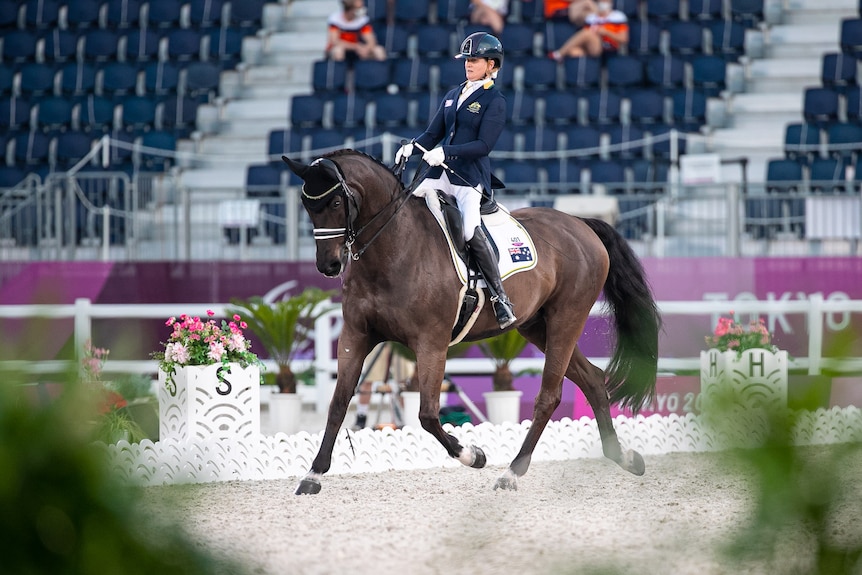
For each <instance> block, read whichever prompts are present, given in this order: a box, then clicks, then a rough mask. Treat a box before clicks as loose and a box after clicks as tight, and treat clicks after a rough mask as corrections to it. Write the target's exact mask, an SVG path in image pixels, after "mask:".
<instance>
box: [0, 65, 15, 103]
mask: <svg viewBox="0 0 862 575" xmlns="http://www.w3.org/2000/svg"><path fill="white" fill-rule="evenodd" d="M14 85H15V67H14V66H13V65H12V64H3V65H0V97H3V98H5V97H6V96H11V95H12V88H13V87H14Z"/></svg>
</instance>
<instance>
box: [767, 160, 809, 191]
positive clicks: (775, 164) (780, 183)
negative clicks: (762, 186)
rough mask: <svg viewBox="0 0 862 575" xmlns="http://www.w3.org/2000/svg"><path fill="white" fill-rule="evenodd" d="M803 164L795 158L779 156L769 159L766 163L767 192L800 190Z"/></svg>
mask: <svg viewBox="0 0 862 575" xmlns="http://www.w3.org/2000/svg"><path fill="white" fill-rule="evenodd" d="M802 179H803V172H802V165H801V164H799V163H798V162H794V161H793V160H788V159H786V158H778V159H772V160H769V161H768V162H767V164H766V190H767V192H778V193H784V192H790V191H798V190H799V189H800V187H801V186H802Z"/></svg>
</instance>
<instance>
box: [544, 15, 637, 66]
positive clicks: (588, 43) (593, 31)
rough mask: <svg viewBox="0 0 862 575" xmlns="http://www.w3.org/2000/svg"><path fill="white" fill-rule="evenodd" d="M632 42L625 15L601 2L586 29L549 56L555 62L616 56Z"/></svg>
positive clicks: (587, 22) (588, 21)
mask: <svg viewBox="0 0 862 575" xmlns="http://www.w3.org/2000/svg"><path fill="white" fill-rule="evenodd" d="M628 41H629V24H628V18H626V15H625V14H623V13H622V12H620V11H619V10H613V9H612V7H611V3H610V2H599V3H598V4H597V5H596V12H594V13H592V14H589V15H588V16H587V18H586V20H585V22H584V27H583V28H581V29H580V30H578V31H577V32H576V33H575V34H574V35H573V36H572V37H571V38H569V39H568V40H566V42H565V43H564V44H563V45H562V46H561V47H560V49H559V50H555V51H553V52H551V53H550V54H549V56H550V57H551V58H553V59H554V60H557V61H559V60H562V59H563V58H580V57H581V56H591V57H593V58H598V57H599V56H601V55H602V53H604V52H608V51H611V52H616V51H617V50H619V48H620V46H622V45H623V44H628Z"/></svg>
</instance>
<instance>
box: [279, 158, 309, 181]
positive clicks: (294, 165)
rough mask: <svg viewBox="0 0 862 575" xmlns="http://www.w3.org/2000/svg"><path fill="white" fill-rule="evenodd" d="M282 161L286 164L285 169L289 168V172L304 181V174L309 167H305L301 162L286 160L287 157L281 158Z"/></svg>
mask: <svg viewBox="0 0 862 575" xmlns="http://www.w3.org/2000/svg"><path fill="white" fill-rule="evenodd" d="M281 159H282V160H284V163H285V164H287V167H288V168H290V171H291V172H293V173H294V174H296V175H297V176H299V177H300V178H302V179H303V180H304V179H305V173H306V172H307V171H308V168H309V166H306V165H305V164H303V163H302V162H295V161H293V160H291V159H290V158H288V157H287V156H282V157H281Z"/></svg>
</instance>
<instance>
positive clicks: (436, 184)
mask: <svg viewBox="0 0 862 575" xmlns="http://www.w3.org/2000/svg"><path fill="white" fill-rule="evenodd" d="M455 57H456V58H462V59H464V71H465V74H466V77H467V80H466V81H465V82H464V83H462V84H461V85H459V86H457V87H456V88H453V89H452V90H450V91H449V92H448V93H447V94H446V96H445V97H444V98H443V101H442V102H441V103H440V107H439V108H438V109H437V112H436V113H435V114H434V117H433V118H432V119H431V122H430V123H429V124H428V128H427V129H426V130H425V131H424V132H423V133H422V134H421V135H420V136H419V137H417V138H416V139H414V140H413V141H412V142H409V143H407V144H404V145H403V146H401V148H400V149H399V150H398V152H397V153H396V154H395V162H396V163H400V162H401V161H404V160H406V159H407V158H409V157H410V156H411V155H412V154H413V152H414V151H415V150H414V148H419V149H424V150H427V151H426V152H424V154H423V156H422V159H423V160H424V161H426V162H427V163H428V165H429V166H432V168H431V170H430V171H429V172H428V175H427V177H426V178H425V180H424V181H423V182H422V187H430V188H433V189H438V190H442V191H444V192H446V193H448V194H450V195H452V196H454V197H455V199H456V201H457V203H458V209H459V210H460V212H461V217H462V219H463V222H464V227H463V229H464V240H465V241H466V243H467V248H468V249H469V250H470V253H471V254H472V256H473V258H474V259H475V260H476V263H477V264H478V266H479V271H480V272H481V273H482V276H483V277H484V278H485V283H486V284H487V285H488V288H489V289H490V290H491V301H492V302H493V303H494V312H495V314H496V316H497V322H498V323H499V324H500V329H504V328H506V327H508V326H510V325H512V324H513V323H514V322H515V320H516V318H515V313H514V311H513V310H512V304H511V303H510V302H509V298H508V297H507V296H506V292H505V290H504V289H503V282H502V280H501V279H500V271H499V269H498V268H497V258H496V257H495V256H494V252H493V250H492V249H491V243H490V241H489V240H488V238H487V236H486V235H485V233H484V232H483V231H482V227H481V223H482V221H481V216H480V213H479V207H480V204H481V201H482V197H483V195H485V196H487V197H488V198H491V197H492V196H493V191H492V189H491V162H490V160H489V158H488V154H490V153H491V150H492V149H493V148H494V144H496V143H497V138H498V137H499V136H500V132H501V131H502V130H503V125H504V124H505V121H506V100H505V98H504V97H503V94H501V93H500V90H499V89H498V88H497V87H496V86H495V85H494V78H495V77H496V76H497V72H498V71H499V70H500V67H501V66H502V64H503V45H502V44H501V43H500V40H498V39H497V38H496V37H494V36H492V35H491V34H488V33H486V32H476V33H475V34H470V35H469V36H467V38H466V39H464V41H463V42H462V43H461V50H460V53H459V54H458V55H456V56H455ZM414 143H415V144H416V145H415V146H414ZM437 144H441V145H440V146H439V147H436V148H435V147H434V146H436V145H437ZM420 146H421V148H420ZM444 163H445V164H446V166H447V167H448V168H449V169H448V170H444V169H443V167H442V164H444Z"/></svg>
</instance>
